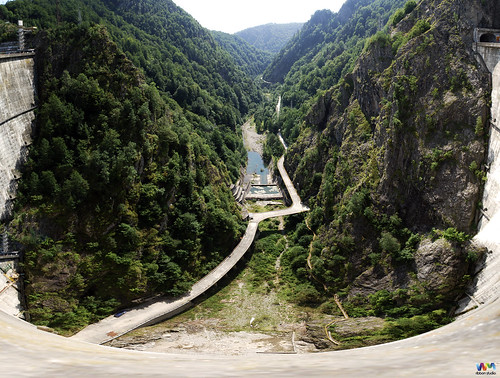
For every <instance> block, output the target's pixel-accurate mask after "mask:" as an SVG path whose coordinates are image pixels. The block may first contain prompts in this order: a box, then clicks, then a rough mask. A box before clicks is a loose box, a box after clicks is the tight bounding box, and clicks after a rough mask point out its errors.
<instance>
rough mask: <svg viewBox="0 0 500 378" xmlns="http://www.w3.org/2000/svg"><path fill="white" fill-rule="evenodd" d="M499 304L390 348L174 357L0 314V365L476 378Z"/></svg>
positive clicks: (160, 372) (495, 352)
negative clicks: (65, 333) (41, 328)
mask: <svg viewBox="0 0 500 378" xmlns="http://www.w3.org/2000/svg"><path fill="white" fill-rule="evenodd" d="M499 316H500V301H496V302H494V303H492V304H490V305H488V306H483V307H481V308H480V309H478V310H475V311H474V312H472V313H470V314H469V316H468V317H467V318H464V319H461V320H458V321H456V322H454V323H452V324H449V325H447V326H445V327H442V328H440V329H437V330H435V331H432V332H429V333H426V334H424V335H420V336H417V337H413V338H410V339H407V340H402V341H398V342H394V343H390V344H385V345H379V346H374V347H368V348H360V349H352V350H345V351H340V352H328V353H314V354H303V355H300V354H299V355H266V354H255V355H249V356H214V355H205V354H193V355H176V354H163V353H145V352H137V351H131V350H126V349H115V348H109V347H104V346H99V345H95V344H90V343H85V342H82V341H79V340H74V339H67V338H64V337H60V336H56V335H53V334H50V333H46V332H42V331H39V330H37V329H36V327H34V326H33V325H31V324H29V323H26V322H23V321H21V320H18V319H16V318H14V317H11V316H8V315H6V314H4V313H2V312H0V349H1V350H2V353H0V364H1V366H2V371H3V372H4V375H6V376H7V375H9V376H15V377H118V376H119V377H123V376H140V377H146V376H147V377H165V376H167V377H270V376H272V377H347V376H355V377H391V378H392V377H473V376H475V373H476V372H477V365H476V364H479V363H481V362H483V363H485V362H487V363H491V362H496V363H497V366H498V360H499V350H500V333H499V331H498V330H499V329H500V321H499Z"/></svg>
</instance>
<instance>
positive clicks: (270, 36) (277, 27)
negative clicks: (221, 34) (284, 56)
mask: <svg viewBox="0 0 500 378" xmlns="http://www.w3.org/2000/svg"><path fill="white" fill-rule="evenodd" d="M302 25H304V24H303V23H300V22H296V23H290V24H266V25H260V26H255V27H253V28H248V29H245V30H242V31H239V32H237V33H235V34H236V35H237V36H238V37H241V38H243V39H244V40H245V41H247V42H248V43H250V44H251V45H252V46H255V47H257V48H258V49H261V50H264V51H268V52H271V53H273V54H277V53H279V52H280V50H281V49H282V48H283V47H285V45H286V44H287V42H288V41H289V40H290V39H291V38H292V37H293V36H294V35H295V33H297V32H298V31H299V30H300V28H302Z"/></svg>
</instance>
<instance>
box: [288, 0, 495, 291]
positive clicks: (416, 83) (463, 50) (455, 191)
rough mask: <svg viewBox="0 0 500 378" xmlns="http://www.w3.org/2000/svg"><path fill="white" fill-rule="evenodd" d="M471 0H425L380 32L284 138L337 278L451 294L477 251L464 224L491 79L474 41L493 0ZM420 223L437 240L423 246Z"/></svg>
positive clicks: (327, 268)
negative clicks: (293, 137) (291, 136)
mask: <svg viewBox="0 0 500 378" xmlns="http://www.w3.org/2000/svg"><path fill="white" fill-rule="evenodd" d="M473 3H474V4H473V5H471V4H469V2H465V1H462V0H454V1H437V0H428V1H425V0H424V1H422V2H420V3H419V4H418V5H417V6H416V8H415V9H414V10H413V11H412V12H411V13H410V14H408V15H407V16H406V17H404V18H403V19H402V20H401V21H400V22H399V23H398V24H397V25H396V27H395V28H391V29H390V30H389V31H388V32H387V33H382V32H379V33H378V34H377V35H376V36H375V37H373V38H372V39H371V40H370V42H369V44H368V45H367V48H366V49H365V51H364V53H363V54H362V56H361V57H360V58H359V60H358V62H357V65H356V68H355V69H354V71H353V72H352V74H350V75H349V76H348V77H346V78H345V80H344V81H343V82H341V83H340V84H339V85H338V86H336V87H334V88H332V89H331V90H330V91H328V92H327V93H326V94H325V95H324V96H322V97H321V98H319V100H318V101H317V103H316V105H315V106H314V107H313V109H312V110H311V111H310V113H309V115H308V116H307V118H306V120H305V122H304V124H303V126H302V133H301V137H300V138H299V140H298V142H297V143H296V144H295V145H294V146H292V148H291V149H290V150H289V153H288V157H287V162H286V163H287V168H288V169H289V172H295V176H294V181H295V183H296V185H297V187H299V188H301V189H302V193H301V194H302V196H303V198H306V199H308V201H309V203H310V205H311V207H312V209H313V211H312V213H311V214H312V215H311V224H313V225H314V226H315V227H316V228H317V230H318V233H319V235H320V239H321V242H322V249H318V250H317V252H316V255H317V257H318V258H319V260H318V261H322V263H320V264H319V265H322V269H323V272H324V273H323V274H322V273H321V272H319V274H320V275H321V274H322V276H323V277H324V279H325V281H327V282H329V283H330V285H331V286H333V287H334V288H336V289H341V288H344V289H345V288H346V286H347V285H346V284H345V282H353V283H354V284H353V285H352V286H350V287H348V288H347V290H348V291H349V292H350V293H351V295H352V294H356V293H362V294H363V293H365V294H366V293H370V292H374V291H377V290H381V289H388V290H394V289H396V288H408V287H411V286H414V285H417V286H418V285H420V286H421V287H426V290H428V291H433V292H439V293H442V294H445V295H447V296H448V297H450V296H453V295H455V294H456V293H457V292H458V291H459V290H460V287H462V286H461V285H462V284H463V280H462V278H463V277H464V275H467V272H468V270H469V265H470V264H471V263H472V261H474V260H475V259H476V258H477V257H478V256H480V255H481V252H478V251H477V249H476V248H472V247H470V246H468V245H466V244H464V243H463V242H464V241H465V239H467V237H466V236H465V234H462V232H464V233H467V234H474V233H475V227H476V223H477V209H478V205H479V202H480V199H481V190H482V186H483V183H484V177H485V176H484V169H483V168H484V167H483V163H484V159H485V154H486V140H485V139H486V137H485V135H486V132H485V126H486V125H487V121H488V120H489V103H490V91H491V88H490V80H489V73H488V72H487V71H486V70H485V69H484V67H482V66H481V65H480V64H479V63H478V61H477V59H476V57H475V55H474V52H473V50H472V41H473V33H474V27H476V26H477V24H478V23H481V22H482V23H483V25H482V26H487V25H486V24H488V25H489V26H490V27H491V26H494V25H490V24H489V23H490V22H492V21H488V20H492V18H491V12H493V13H495V12H496V8H495V7H496V5H492V3H493V2H484V4H482V2H480V1H479V0H478V1H474V2H473ZM493 8H495V9H493ZM433 229H436V230H435V231H434V232H432V231H433ZM439 229H441V230H446V231H443V232H441V231H438V230H439ZM424 235H425V236H428V235H430V236H432V237H433V238H434V240H436V239H437V240H438V241H436V242H434V243H432V242H430V241H426V242H423V241H422V242H420V248H419V241H420V240H422V238H423V236H424ZM440 237H441V241H439V239H440ZM443 237H444V238H447V239H448V240H449V241H452V243H451V244H450V243H449V242H446V241H445V240H444V239H443ZM436 243H437V244H436ZM431 244H432V245H431ZM417 250H418V252H417ZM444 251H446V253H445V252H444ZM471 251H473V252H471ZM336 256H337V257H336ZM338 256H341V257H342V259H343V263H342V264H339V261H341V260H342V259H341V258H339V257H338ZM443 256H446V257H443ZM332 261H333V262H335V263H333V262H332ZM450 262H453V263H450ZM436 265H438V266H446V269H442V270H440V269H435V267H436ZM318 269H319V268H318ZM466 278H467V277H466ZM341 281H342V282H341ZM367 283H368V284H367Z"/></svg>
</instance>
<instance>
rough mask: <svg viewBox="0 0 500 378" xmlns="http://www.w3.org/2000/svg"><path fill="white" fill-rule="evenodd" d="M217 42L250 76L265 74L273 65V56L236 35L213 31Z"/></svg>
mask: <svg viewBox="0 0 500 378" xmlns="http://www.w3.org/2000/svg"><path fill="white" fill-rule="evenodd" d="M212 35H213V36H214V38H215V40H216V41H217V42H218V43H219V44H220V45H221V46H222V48H223V49H224V50H226V51H227V52H228V53H229V54H230V55H231V57H232V58H233V59H234V62H235V63H236V65H237V66H239V67H240V68H241V69H242V70H243V71H245V72H246V73H247V74H248V75H250V76H257V75H260V74H262V73H263V72H264V70H265V69H266V67H267V66H268V65H269V63H271V60H272V57H273V54H271V53H270V52H268V51H264V50H260V49H258V48H256V47H255V46H253V45H251V44H249V43H248V42H246V41H245V40H244V39H243V38H241V37H238V36H237V35H234V34H227V33H223V32H218V31H212Z"/></svg>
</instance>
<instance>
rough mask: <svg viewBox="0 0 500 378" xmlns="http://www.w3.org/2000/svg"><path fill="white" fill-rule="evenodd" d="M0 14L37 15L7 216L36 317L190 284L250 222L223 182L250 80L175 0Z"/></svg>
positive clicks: (103, 307) (9, 8)
mask: <svg viewBox="0 0 500 378" xmlns="http://www.w3.org/2000/svg"><path fill="white" fill-rule="evenodd" d="M0 18H1V19H3V20H7V21H11V22H14V21H15V20H17V19H23V20H24V22H25V24H27V25H37V26H38V29H39V32H38V33H37V34H36V35H35V38H34V44H35V47H36V54H37V56H36V61H37V80H38V106H39V109H38V115H37V124H36V128H35V130H36V132H35V135H34V143H33V145H32V146H31V149H30V157H29V160H28V163H27V165H26V168H25V171H24V173H23V177H22V180H21V181H20V185H19V192H18V199H17V207H16V213H15V218H14V220H13V221H12V223H11V225H10V233H11V236H12V237H13V238H15V239H17V240H18V241H19V242H20V243H21V245H22V246H23V251H24V256H25V260H24V266H25V271H26V293H27V300H28V312H29V315H30V316H31V319H32V320H33V321H34V322H35V323H37V324H42V325H47V326H50V327H54V328H56V329H58V330H73V329H77V328H79V327H82V326H84V325H86V324H87V323H89V322H93V321H96V320H97V319H98V318H100V317H102V316H105V315H109V313H111V312H112V311H114V310H115V309H116V308H117V307H120V306H124V305H129V304H130V302H131V301H132V300H134V299H137V298H141V297H144V296H148V295H155V294H172V295H179V294H182V293H183V292H185V291H186V290H188V288H189V286H190V284H191V283H193V282H194V281H195V280H197V279H198V278H200V277H201V276H202V275H204V274H205V273H207V272H208V271H210V270H211V269H212V268H213V267H214V266H215V265H216V264H217V263H218V262H219V261H221V259H222V258H223V257H224V256H225V255H226V254H228V253H229V252H230V251H231V249H232V247H233V246H234V245H235V244H236V243H237V241H238V240H239V236H240V235H241V233H242V231H243V229H244V228H243V225H242V223H241V219H240V217H239V215H238V214H239V211H238V209H237V207H236V204H235V202H234V200H233V198H232V195H231V192H230V190H229V185H230V183H231V182H234V180H236V178H237V177H238V176H239V170H240V166H241V165H242V164H244V162H245V156H246V154H245V150H244V148H243V145H242V142H241V136H240V135H239V134H238V133H237V132H236V130H235V126H236V125H237V123H238V122H239V121H240V120H241V117H242V115H243V114H245V113H246V112H247V111H248V109H249V108H250V106H252V103H253V102H254V101H257V100H258V99H259V98H260V95H259V93H258V91H257V89H256V87H255V86H254V85H253V83H252V80H251V79H250V78H249V77H248V76H246V75H245V74H243V72H242V71H241V70H239V69H238V68H236V66H235V65H234V62H233V61H232V59H231V58H230V56H229V54H228V53H227V52H225V51H223V50H222V48H221V47H220V46H219V45H218V44H217V43H216V42H215V40H214V39H213V37H212V36H211V34H210V32H209V31H207V30H205V29H203V28H201V27H200V26H199V25H198V24H197V23H196V22H195V21H194V20H193V19H192V18H191V17H190V16H189V15H187V14H186V13H184V12H183V11H181V10H180V9H179V8H177V7H176V6H175V5H174V4H173V3H172V2H171V1H169V0H165V1H154V2H153V1H142V0H138V1H129V2H121V1H110V2H107V1H102V2H101V1H98V0H95V1H91V2H80V1H71V0H68V1H64V0H62V1H58V2H57V4H54V3H53V2H49V1H45V0H40V1H11V2H9V3H7V4H6V5H5V6H3V5H2V6H0ZM165 20H167V22H166V21H165Z"/></svg>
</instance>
